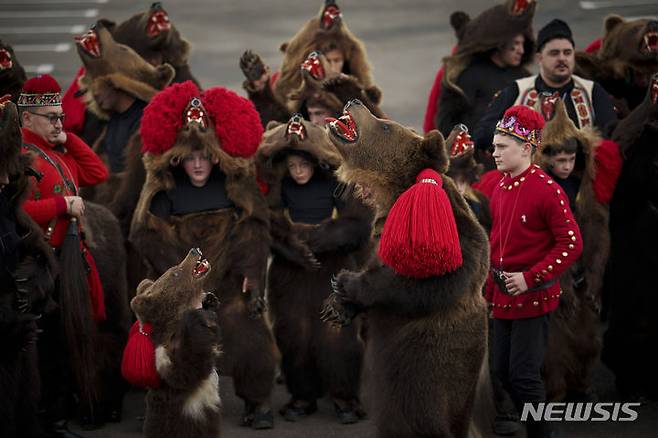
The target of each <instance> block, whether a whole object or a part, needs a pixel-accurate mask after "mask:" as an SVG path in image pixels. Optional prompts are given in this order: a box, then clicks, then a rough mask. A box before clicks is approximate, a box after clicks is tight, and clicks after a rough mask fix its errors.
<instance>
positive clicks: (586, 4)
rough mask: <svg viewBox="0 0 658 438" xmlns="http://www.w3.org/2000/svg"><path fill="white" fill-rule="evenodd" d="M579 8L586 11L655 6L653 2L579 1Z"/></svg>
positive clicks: (645, 0) (632, 0) (626, 0)
mask: <svg viewBox="0 0 658 438" xmlns="http://www.w3.org/2000/svg"><path fill="white" fill-rule="evenodd" d="M579 3H580V8H581V9H585V10H586V11H592V10H595V9H606V8H628V7H633V6H651V5H655V4H656V1H655V0H653V1H651V0H600V1H581V2H579Z"/></svg>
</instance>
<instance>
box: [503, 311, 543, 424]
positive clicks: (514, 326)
mask: <svg viewBox="0 0 658 438" xmlns="http://www.w3.org/2000/svg"><path fill="white" fill-rule="evenodd" d="M548 318H549V316H548V314H545V315H542V316H538V317H535V318H527V319H495V320H494V332H493V336H494V340H493V356H494V357H493V360H494V373H495V374H496V376H497V377H498V379H500V381H501V382H502V384H503V386H504V387H505V389H506V390H507V391H508V392H509V394H510V396H511V397H512V399H513V400H514V403H515V404H516V407H517V409H518V410H519V413H521V411H522V408H523V403H537V402H543V401H546V391H545V389H544V381H543V380H542V377H541V367H542V365H543V363H544V356H545V354H546V349H547V346H548Z"/></svg>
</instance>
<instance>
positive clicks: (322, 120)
mask: <svg viewBox="0 0 658 438" xmlns="http://www.w3.org/2000/svg"><path fill="white" fill-rule="evenodd" d="M306 110H307V111H308V120H309V122H311V123H313V124H314V125H316V126H320V127H324V125H325V124H326V119H327V117H331V116H332V114H331V111H329V108H326V107H324V106H320V105H315V106H313V105H309V106H307V108H306Z"/></svg>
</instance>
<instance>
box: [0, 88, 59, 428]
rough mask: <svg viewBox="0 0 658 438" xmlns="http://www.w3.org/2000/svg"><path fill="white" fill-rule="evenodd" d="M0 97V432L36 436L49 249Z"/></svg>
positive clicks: (12, 112) (13, 116)
mask: <svg viewBox="0 0 658 438" xmlns="http://www.w3.org/2000/svg"><path fill="white" fill-rule="evenodd" d="M9 97H10V96H9V95H5V96H4V97H3V98H2V99H0V156H1V157H2V160H0V349H2V355H1V357H0V394H2V398H1V400H0V417H1V418H2V421H1V422H0V436H2V437H6V438H19V437H26V438H33V437H35V438H36V437H39V436H41V431H40V428H39V422H38V420H37V412H38V403H39V398H40V392H41V388H40V385H41V380H40V378H39V370H38V353H37V348H36V343H37V339H38V335H39V329H38V326H37V319H38V318H39V315H40V314H42V313H44V312H46V311H48V310H50V308H52V307H54V302H53V300H52V297H51V294H52V293H53V291H54V288H55V283H54V276H55V274H56V270H57V263H56V260H55V254H54V253H53V251H52V249H51V248H50V247H49V246H48V245H47V244H46V241H45V239H44V236H43V232H42V231H41V229H40V228H39V226H38V225H37V224H36V223H35V222H34V221H33V220H32V219H31V218H30V217H29V216H28V215H27V213H25V211H24V210H23V209H22V208H21V204H22V202H23V201H24V200H25V198H26V196H27V194H28V188H29V179H30V178H31V176H30V175H32V176H34V175H36V173H35V172H34V171H33V170H31V169H30V167H29V166H30V164H31V163H30V161H31V157H29V156H27V155H21V153H20V151H21V131H20V125H19V121H18V112H17V110H16V106H15V105H14V104H13V103H12V102H9V101H8V99H9Z"/></svg>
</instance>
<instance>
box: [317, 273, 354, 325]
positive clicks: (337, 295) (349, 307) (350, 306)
mask: <svg viewBox="0 0 658 438" xmlns="http://www.w3.org/2000/svg"><path fill="white" fill-rule="evenodd" d="M350 275H354V274H352V273H350V272H346V271H343V272H341V273H340V274H338V276H334V277H332V279H331V289H332V291H333V292H332V293H331V294H330V295H329V297H327V299H326V300H325V301H324V303H323V304H322V309H321V311H320V319H322V321H324V322H329V323H331V324H333V325H335V326H338V327H343V326H347V325H350V324H351V323H352V320H353V319H354V317H356V315H357V314H358V313H359V312H360V310H361V306H359V305H358V304H357V303H356V302H355V299H354V297H353V296H351V294H350V293H349V291H350V290H351V288H349V287H346V286H347V285H348V284H349V279H350V278H351V277H350Z"/></svg>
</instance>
